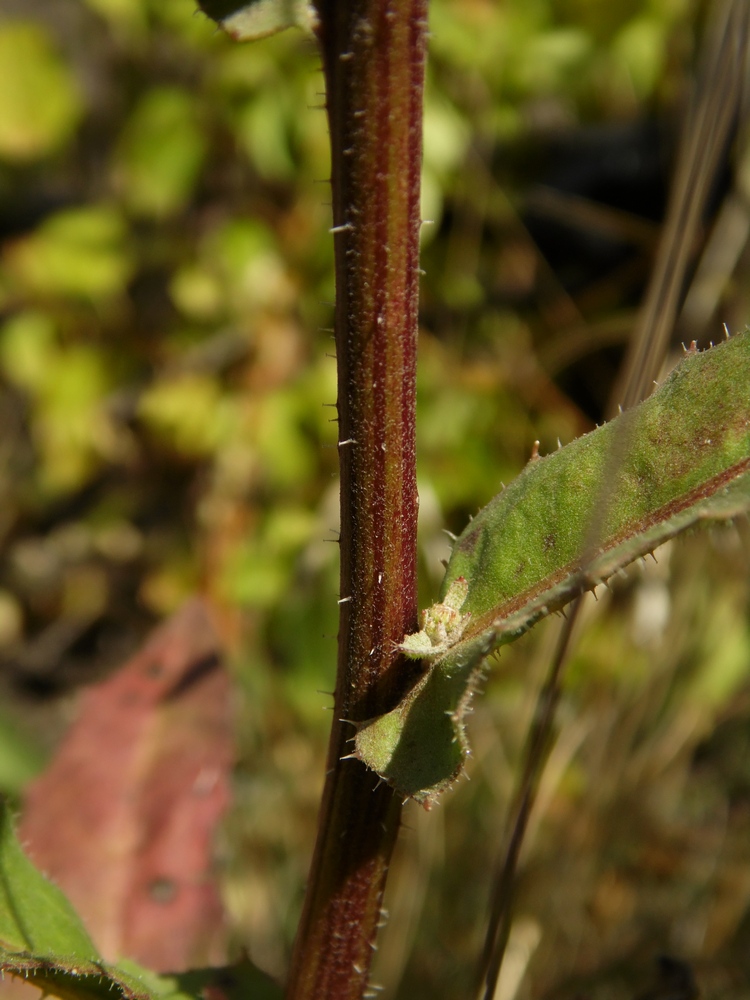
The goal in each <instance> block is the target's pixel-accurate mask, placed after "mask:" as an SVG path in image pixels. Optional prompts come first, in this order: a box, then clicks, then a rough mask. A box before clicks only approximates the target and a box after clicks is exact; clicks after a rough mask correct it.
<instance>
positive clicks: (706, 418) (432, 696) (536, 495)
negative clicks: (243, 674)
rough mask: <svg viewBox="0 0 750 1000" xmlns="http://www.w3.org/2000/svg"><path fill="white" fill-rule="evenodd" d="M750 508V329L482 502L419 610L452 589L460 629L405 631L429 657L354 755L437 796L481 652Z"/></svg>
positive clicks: (369, 726) (403, 785) (456, 761)
mask: <svg viewBox="0 0 750 1000" xmlns="http://www.w3.org/2000/svg"><path fill="white" fill-rule="evenodd" d="M749 510H750V331H745V332H744V333H742V334H738V335H737V336H735V337H733V338H732V339H731V340H728V341H726V342H725V343H722V344H720V345H719V346H717V347H714V348H711V350H709V351H705V352H702V353H699V352H697V351H695V350H691V351H690V352H688V356H687V357H686V358H685V359H684V360H683V361H682V362H681V363H680V364H679V365H678V366H677V367H676V368H675V369H674V371H673V372H672V373H671V375H670V376H669V377H668V378H667V379H666V381H665V382H664V384H663V385H662V386H661V387H660V388H659V389H657V390H656V392H654V394H653V395H652V396H651V397H650V398H649V399H647V400H646V401H645V402H644V403H641V404H640V406H638V407H636V408H634V409H633V410H630V411H628V412H627V413H625V414H623V415H621V416H620V417H618V418H617V419H615V420H613V421H612V422H611V423H609V424H607V425H605V426H604V427H600V428H598V429H597V430H595V431H592V432H591V433H590V434H587V435H585V436H584V437H582V438H579V439H578V440H576V441H574V442H572V444H570V445H568V446H567V447H566V448H562V449H560V450H558V451H557V452H555V453H553V454H552V455H548V456H547V457H546V458H537V459H535V460H533V461H531V462H529V464H528V465H527V466H526V468H525V469H524V470H523V472H522V473H521V474H520V475H519V476H518V478H517V479H516V480H515V481H514V482H513V483H511V485H510V486H509V487H507V489H505V490H504V491H503V492H502V493H501V494H499V496H496V497H495V498H494V499H493V500H491V501H490V503H489V504H488V505H487V506H486V507H485V508H484V509H483V510H482V511H480V513H479V514H478V515H477V517H475V518H474V520H473V521H472V522H471V523H470V524H469V525H468V527H467V528H466V530H465V531H464V532H463V534H462V535H461V536H460V537H459V538H458V539H457V540H456V543H455V545H454V547H453V553H452V556H451V559H450V562H449V564H448V568H447V570H446V574H445V579H444V581H443V585H442V595H443V596H442V603H441V604H438V605H436V606H435V608H437V609H438V616H437V618H435V615H434V614H432V613H431V612H432V611H433V610H434V609H430V610H428V612H427V613H426V614H424V615H423V621H425V622H428V623H431V627H432V624H434V622H435V621H437V620H440V611H441V610H442V609H443V607H444V604H445V601H446V599H447V598H448V597H449V595H451V600H450V601H449V602H448V603H449V607H453V609H454V610H455V611H457V612H459V611H460V619H461V621H462V622H464V628H463V630H462V631H461V632H457V633H453V634H452V635H450V636H447V637H446V640H441V642H442V645H441V646H440V649H439V651H438V652H439V655H438V656H437V657H435V655H434V654H435V652H436V650H435V649H429V648H428V646H427V642H426V641H425V640H426V639H428V640H429V638H430V637H429V635H426V636H425V635H423V633H417V634H416V636H411V637H409V636H407V637H406V638H405V639H404V642H403V643H402V647H401V648H404V649H405V650H406V651H407V652H409V651H411V652H412V653H417V654H419V653H421V654H422V655H423V656H425V659H427V660H428V661H429V665H428V667H427V670H426V672H425V674H423V675H422V677H421V678H420V680H419V681H418V682H417V684H416V685H415V687H414V688H413V689H412V690H411V691H410V692H409V693H408V694H407V695H406V697H405V698H404V699H403V700H402V701H401V703H400V704H399V705H398V706H397V707H396V708H395V709H393V710H392V711H391V712H389V713H388V714H387V715H383V716H380V717H379V718H376V719H371V720H368V721H367V722H364V723H361V724H360V725H359V726H358V729H357V734H356V736H355V755H356V756H357V757H359V758H360V759H361V760H363V761H364V762H365V763H366V764H367V765H368V766H369V767H371V768H372V769H373V770H374V771H376V772H377V773H378V774H379V775H380V776H381V777H382V778H383V779H384V780H386V781H387V782H389V783H390V784H391V785H393V786H394V787H395V788H396V789H397V790H398V791H399V792H400V793H402V794H403V795H405V796H411V797H412V798H414V799H417V800H418V801H420V802H422V803H424V804H426V805H429V803H430V801H431V800H432V799H433V798H434V797H435V796H436V795H437V794H439V793H440V792H441V791H443V790H444V789H446V788H448V787H449V786H450V785H451V784H452V783H453V782H454V781H455V780H456V778H457V777H458V776H459V774H460V773H461V771H462V770H463V767H464V763H465V760H466V756H467V754H468V752H469V747H468V743H467V739H466V733H465V714H466V709H467V706H468V703H469V701H470V699H471V695H472V692H473V690H474V689H475V687H476V685H477V683H478V681H479V680H480V679H481V675H482V666H483V663H484V661H485V660H486V658H487V656H489V655H490V654H491V653H492V652H494V651H495V650H496V649H498V648H499V647H500V646H502V645H504V644H505V643H508V642H512V641H513V640H514V639H517V638H518V637H519V636H520V635H522V634H523V633H524V632H526V631H527V630H528V629H529V628H531V626H532V625H534V624H535V623H536V622H537V621H539V620H540V619H541V618H543V617H545V616H546V615H548V614H550V613H551V612H553V611H557V610H560V609H561V608H562V607H564V605H565V604H567V603H569V602H570V601H571V600H573V599H574V598H575V597H577V596H578V595H579V594H581V593H582V592H584V591H586V590H591V589H592V588H593V587H594V586H595V585H596V584H597V583H599V582H601V581H604V580H607V579H608V578H609V577H610V576H612V575H613V574H614V573H616V572H617V571H618V570H620V569H622V568H623V567H624V566H627V565H628V564H629V563H631V562H632V561H633V560H634V559H637V558H638V557H640V556H643V555H646V554H647V553H649V552H652V551H653V550H654V548H656V547H657V546H658V545H661V544H662V542H665V541H667V540H668V539H670V538H673V537H674V536H675V535H678V534H680V533H681V532H683V531H685V530H687V529H689V528H692V527H694V526H696V525H698V524H701V523H707V522H717V521H726V520H729V519H731V518H733V517H736V516H739V515H740V514H744V513H747V512H748V511H749ZM461 578H464V579H465V581H466V583H467V584H468V586H466V587H464V584H461V595H460V596H461V597H462V600H461V604H460V607H459V608H455V604H456V603H457V602H456V599H455V598H456V595H457V592H456V589H455V588H456V584H457V581H459V580H460V579H461ZM469 616H471V617H470V618H469ZM433 633H434V628H433ZM420 637H421V638H420ZM430 645H431V646H434V645H435V644H434V642H432V641H431V640H430Z"/></svg>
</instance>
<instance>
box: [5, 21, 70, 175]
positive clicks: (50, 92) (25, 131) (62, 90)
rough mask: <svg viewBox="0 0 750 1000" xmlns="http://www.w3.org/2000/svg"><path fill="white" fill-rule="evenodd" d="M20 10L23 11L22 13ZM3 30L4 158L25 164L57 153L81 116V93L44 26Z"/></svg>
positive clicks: (13, 25) (11, 24)
mask: <svg viewBox="0 0 750 1000" xmlns="http://www.w3.org/2000/svg"><path fill="white" fill-rule="evenodd" d="M19 9H22V8H19ZM7 17H8V15H7V12H6V14H5V23H4V24H3V25H2V26H0V66H2V68H3V69H2V73H0V158H2V159H6V160H11V161H16V162H22V161H25V160H32V159H35V158H38V157H41V156H45V155H47V154H48V153H50V152H52V151H54V150H55V149H57V148H59V147H60V146H61V145H62V144H63V143H64V142H65V141H66V140H67V139H68V138H69V137H70V135H71V133H72V131H73V129H74V128H75V127H76V125H77V124H78V121H79V119H80V117H81V114H82V112H83V105H82V101H81V95H80V93H79V88H78V86H77V84H76V82H75V79H74V78H73V74H72V73H71V71H70V69H69V68H68V66H67V65H66V64H65V63H64V61H63V60H62V59H61V58H60V56H59V55H58V54H57V53H56V52H55V50H54V48H53V44H52V39H51V38H50V37H49V35H48V34H47V32H46V31H45V29H44V27H43V26H42V25H41V24H40V23H36V22H31V21H9V20H7Z"/></svg>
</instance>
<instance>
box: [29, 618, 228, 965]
mask: <svg viewBox="0 0 750 1000" xmlns="http://www.w3.org/2000/svg"><path fill="white" fill-rule="evenodd" d="M230 732H231V727H230V710H229V681H228V677H227V674H226V671H225V670H224V668H223V665H222V662H221V658H220V655H219V643H218V639H217V637H216V633H215V631H214V629H213V626H212V624H211V621H210V618H209V615H208V612H207V609H206V608H205V606H204V605H203V603H202V602H200V601H199V600H193V601H191V602H190V603H189V604H187V605H186V606H185V607H184V608H182V610H181V611H180V612H179V613H178V614H176V615H175V616H174V617H173V618H172V619H170V621H169V622H167V623H166V624H165V625H163V626H162V627H161V628H159V629H157V630H156V631H155V632H154V633H153V635H152V636H151V637H150V639H149V640H148V641H147V643H146V645H145V646H144V647H143V649H142V650H141V651H140V652H139V653H138V654H137V655H136V656H135V657H133V659H132V660H130V661H129V662H128V663H127V664H126V665H125V666H124V667H123V668H122V670H120V671H118V672H117V673H116V674H115V675H114V676H113V677H112V678H110V679H109V680H107V681H106V682H104V683H103V684H100V685H97V686H96V687H93V688H90V689H89V690H88V691H87V692H86V693H85V694H84V696H83V699H82V704H81V710H80V715H79V717H78V719H77V721H76V722H75V724H74V725H73V727H72V729H71V731H70V732H69V734H68V736H67V738H66V739H65V740H64V742H63V744H62V745H61V747H60V749H59V751H58V753H57V755H56V757H55V759H54V760H53V762H52V764H51V765H50V767H49V768H48V769H47V771H46V772H45V773H44V774H43V775H42V776H41V777H40V778H39V779H38V780H37V781H35V782H34V783H33V784H32V786H31V787H30V789H29V792H28V795H27V798H26V802H25V807H24V810H23V816H22V821H21V836H22V838H23V841H24V843H25V846H26V848H27V850H28V853H29V854H30V856H31V858H32V859H33V860H34V861H35V863H36V864H37V865H38V866H39V867H40V868H41V869H42V870H43V871H45V872H46V873H47V874H48V875H49V876H50V877H51V878H53V879H54V880H55V881H56V882H57V883H58V885H59V886H60V887H61V888H62V889H63V891H64V892H65V893H66V894H67V895H68V897H69V898H70V900H71V902H72V903H73V905H74V906H75V907H76V909H77V910H78V912H79V913H80V915H81V917H82V919H83V921H84V923H85V924H86V927H87V928H88V930H89V933H90V934H91V936H92V938H93V939H94V942H95V943H96V945H97V947H98V948H99V950H100V952H101V954H102V955H103V956H104V958H105V959H106V960H108V961H116V960H117V959H119V958H120V957H122V956H127V957H128V958H133V959H135V960H136V961H138V962H140V963H141V964H142V965H145V966H148V967H150V968H152V969H155V970H157V971H170V972H175V971H182V970H184V969H187V968H190V967H195V966H199V965H207V964H221V963H223V962H225V961H226V940H225V934H226V932H225V923H224V914H223V908H222V904H221V900H220V898H219V894H218V890H217V886H216V882H215V879H214V876H213V871H212V863H211V859H212V842H213V837H214V832H215V829H216V825H217V822H218V821H219V819H220V817H221V815H222V813H223V812H224V810H225V808H226V806H227V803H228V800H229V769H230V767H231V763H232V756H233V754H232V744H231V735H230Z"/></svg>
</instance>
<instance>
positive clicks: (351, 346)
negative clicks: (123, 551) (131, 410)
mask: <svg viewBox="0 0 750 1000" xmlns="http://www.w3.org/2000/svg"><path fill="white" fill-rule="evenodd" d="M318 15H319V38H320V42H321V48H322V52H323V64H324V71H325V76H326V87H327V95H328V116H329V125H330V134H331V150H332V155H331V160H332V170H331V184H332V192H333V222H334V234H335V235H334V239H335V251H336V317H335V328H336V347H337V357H338V413H339V455H340V463H341V621H340V628H339V654H338V672H337V683H336V695H335V705H334V723H333V728H332V732H331V740H330V744H329V752H328V762H327V779H326V784H325V790H324V793H323V801H322V805H321V814H320V821H319V827H318V838H317V843H316V847H315V853H314V856H313V862H312V868H311V872H310V878H309V884H308V887H307V894H306V898H305V903H304V907H303V912H302V917H301V920H300V926H299V930H298V934H297V941H296V944H295V950H294V955H293V959H292V968H291V972H290V976H289V983H288V987H287V997H289V998H292V997H293V998H295V1000H299V998H313V997H314V998H315V1000H323V998H326V1000H327V998H335V1000H344V998H352V1000H354V998H357V997H360V996H361V995H362V993H363V992H364V990H365V989H366V986H367V978H368V973H369V967H370V960H371V956H372V950H373V948H374V944H375V935H376V932H377V927H378V925H379V923H380V912H381V911H380V907H381V900H382V895H383V890H384V887H385V879H386V874H387V870H388V863H389V860H390V856H391V852H392V849H393V845H394V843H395V839H396V834H397V831H398V825H399V817H400V811H401V806H400V803H399V802H398V801H397V800H396V799H395V798H394V796H393V793H392V792H391V790H390V789H389V788H388V787H386V786H385V785H381V786H380V787H378V788H376V787H375V786H376V785H377V781H378V779H377V778H376V777H375V775H374V774H372V772H370V771H367V770H366V769H365V767H364V765H363V764H361V763H360V762H359V761H358V760H355V759H342V758H345V757H346V756H347V755H348V754H350V753H351V750H352V744H351V742H350V741H351V738H352V737H353V735H354V728H353V726H352V725H351V723H352V722H359V721H363V720H365V719H368V718H371V717H373V716H375V715H379V714H381V713H383V712H385V711H388V710H389V709H390V708H392V707H393V706H394V704H395V703H396V702H397V701H398V699H399V697H400V696H401V695H403V694H404V692H405V689H406V687H407V686H408V684H409V682H410V681H412V680H413V679H414V673H413V670H414V667H413V664H407V663H406V662H405V661H404V659H403V658H402V657H401V656H400V655H397V654H396V653H395V651H394V644H395V643H397V642H400V640H401V639H402V637H403V636H404V634H405V633H406V632H410V631H413V630H414V628H415V626H416V622H417V584H416V537H417V503H418V501H417V489H416V458H415V396H416V391H415V386H416V340H417V306H418V283H419V269H418V265H419V228H420V224H421V220H420V215H419V179H420V168H421V158H422V94H423V78H424V59H425V39H426V27H427V24H426V21H427V0H318ZM343 720H346V721H343Z"/></svg>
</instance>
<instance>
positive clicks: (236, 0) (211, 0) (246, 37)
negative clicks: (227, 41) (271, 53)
mask: <svg viewBox="0 0 750 1000" xmlns="http://www.w3.org/2000/svg"><path fill="white" fill-rule="evenodd" d="M199 3H200V8H201V10H202V11H203V12H204V13H205V14H208V16H209V17H210V18H213V20H214V21H217V22H218V23H219V24H220V25H221V27H222V28H223V29H224V31H226V32H227V34H229V35H231V36H232V38H234V39H235V41H238V42H246V41H250V40H251V39H253V38H263V37H264V36H265V35H273V34H274V33H275V32H277V31H283V29H284V28H292V27H295V26H296V27H299V28H306V29H307V30H308V31H311V30H312V28H313V25H314V23H315V15H314V13H313V9H312V5H311V4H308V3H306V2H305V0H250V3H244V4H243V3H242V2H241V0H199Z"/></svg>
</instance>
